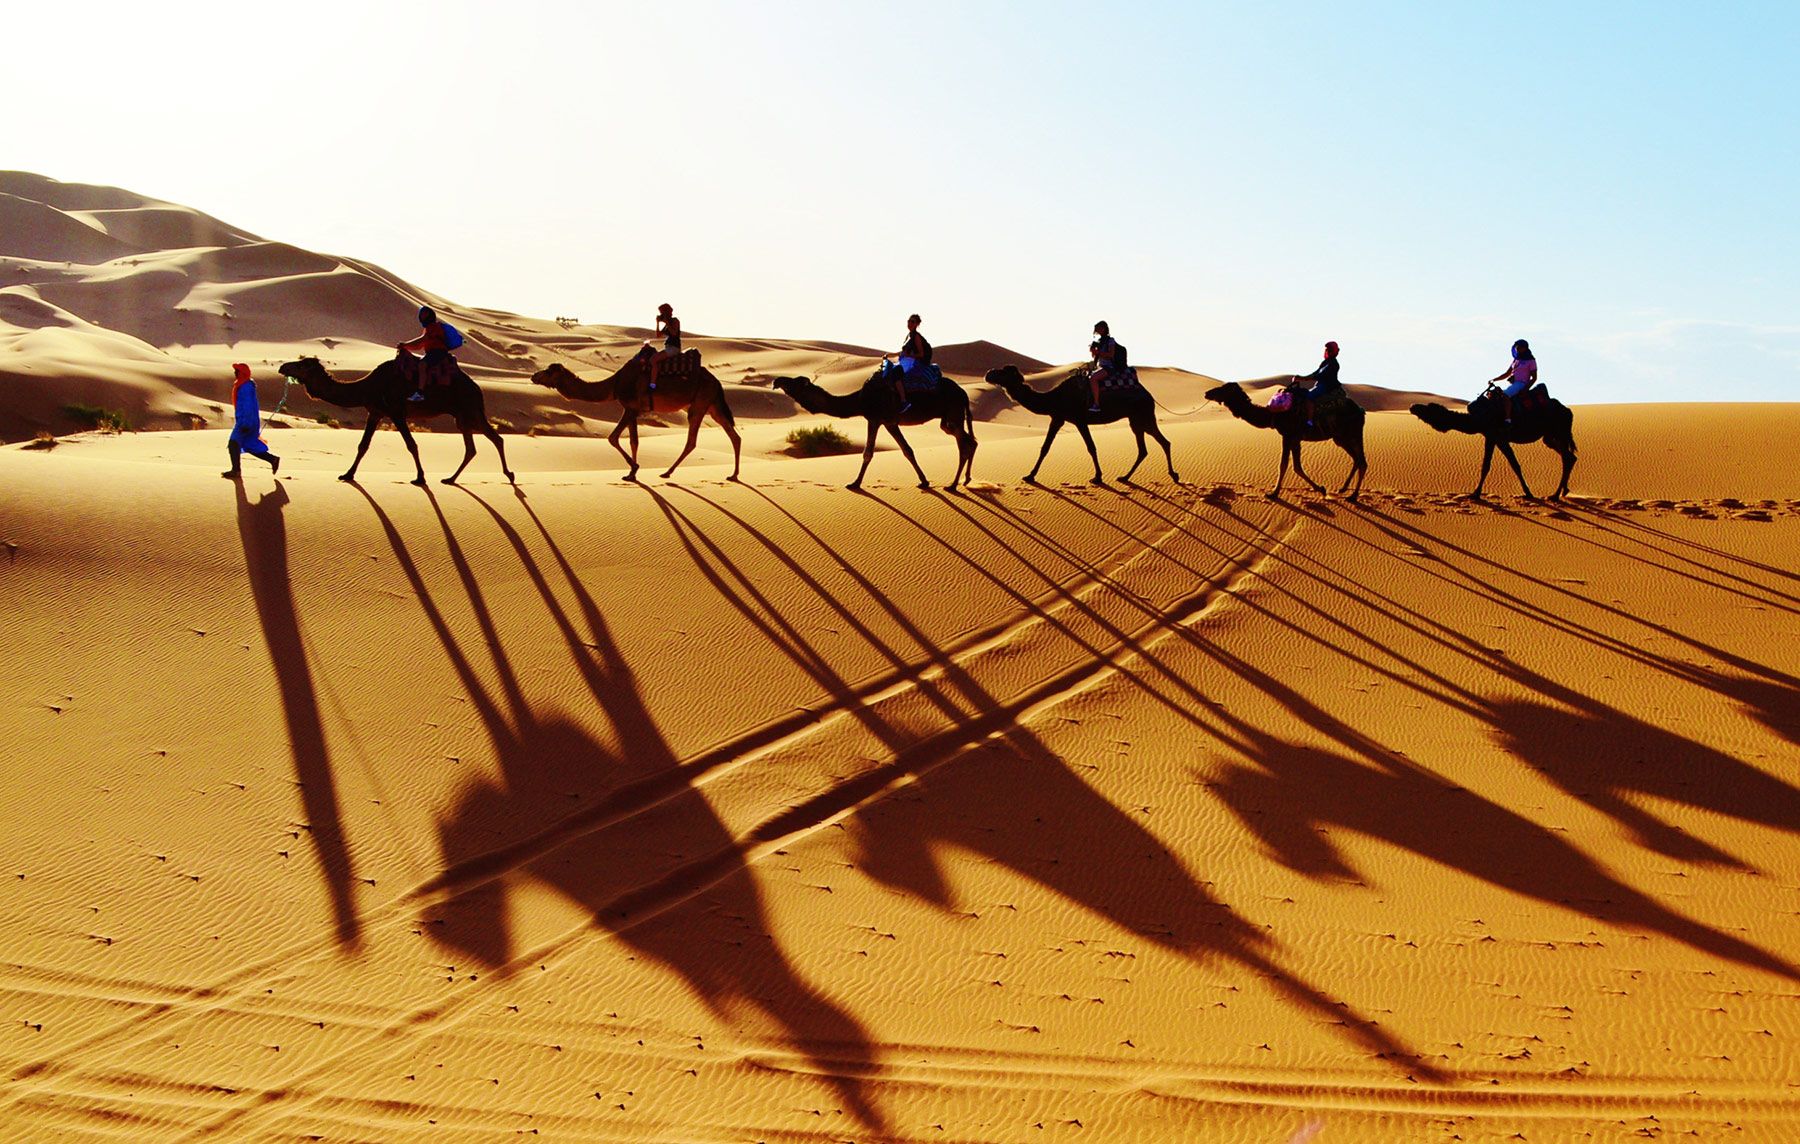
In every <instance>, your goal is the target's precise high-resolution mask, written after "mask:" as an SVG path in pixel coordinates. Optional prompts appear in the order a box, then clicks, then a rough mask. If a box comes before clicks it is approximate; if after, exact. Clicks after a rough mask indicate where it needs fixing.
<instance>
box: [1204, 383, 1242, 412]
mask: <svg viewBox="0 0 1800 1144" xmlns="http://www.w3.org/2000/svg"><path fill="white" fill-rule="evenodd" d="M1206 400H1208V401H1216V402H1218V403H1219V404H1220V405H1223V406H1224V407H1225V408H1227V409H1231V408H1234V407H1236V406H1240V405H1248V404H1249V403H1250V395H1249V394H1247V393H1245V392H1244V387H1243V386H1241V385H1239V384H1238V383H1237V382H1235V381H1228V382H1226V383H1225V384H1224V385H1215V386H1213V387H1212V388H1211V389H1209V390H1207V391H1206Z"/></svg>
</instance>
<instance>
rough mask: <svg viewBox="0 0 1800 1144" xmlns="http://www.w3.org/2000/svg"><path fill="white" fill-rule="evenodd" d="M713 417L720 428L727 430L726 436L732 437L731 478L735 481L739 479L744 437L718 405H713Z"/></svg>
mask: <svg viewBox="0 0 1800 1144" xmlns="http://www.w3.org/2000/svg"><path fill="white" fill-rule="evenodd" d="M712 419H713V420H714V421H717V422H718V423H719V428H721V429H723V430H725V436H727V437H729V438H731V479H732V480H734V481H735V480H737V479H738V464H739V462H740V459H741V454H742V453H743V451H744V439H743V438H742V437H740V436H738V431H737V426H736V425H733V424H732V423H731V422H730V421H729V420H727V419H726V417H725V416H724V415H723V414H721V413H720V412H719V409H718V407H717V406H714V407H713V410H712Z"/></svg>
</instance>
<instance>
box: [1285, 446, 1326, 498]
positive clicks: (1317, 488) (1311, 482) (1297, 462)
mask: <svg viewBox="0 0 1800 1144" xmlns="http://www.w3.org/2000/svg"><path fill="white" fill-rule="evenodd" d="M1283 444H1286V442H1285V441H1284V442H1283ZM1293 450H1294V472H1295V473H1296V474H1298V475H1299V477H1300V479H1301V480H1303V481H1305V482H1306V483H1307V484H1309V485H1311V486H1312V487H1313V491H1314V492H1317V493H1323V492H1324V491H1325V486H1324V485H1322V484H1320V483H1319V482H1318V481H1315V480H1313V479H1312V478H1311V477H1309V476H1307V475H1306V470H1305V469H1303V468H1301V467H1300V439H1299V438H1298V437H1296V438H1294V442H1293Z"/></svg>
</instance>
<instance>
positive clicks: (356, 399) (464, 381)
mask: <svg viewBox="0 0 1800 1144" xmlns="http://www.w3.org/2000/svg"><path fill="white" fill-rule="evenodd" d="M281 374H282V376H283V377H286V378H289V379H290V380H293V381H297V382H299V383H300V384H301V385H304V386H305V387H306V392H307V393H308V394H310V395H312V396H313V397H314V398H316V399H317V400H319V401H325V402H329V403H331V404H332V405H337V406H341V407H343V408H345V409H366V410H368V411H369V423H368V424H367V425H365V426H364V427H363V435H362V440H361V441H360V442H359V443H358V444H357V446H356V460H354V461H352V462H350V471H349V472H347V473H344V474H343V475H342V476H340V477H338V480H340V481H354V480H355V479H356V467H357V466H358V465H360V464H362V459H363V454H364V453H366V452H368V451H369V441H370V439H371V438H373V437H374V436H375V430H376V429H378V428H380V427H381V421H382V418H384V417H385V418H387V419H389V420H391V421H392V422H393V423H394V428H396V429H398V430H400V439H401V440H403V441H405V442H406V449H407V451H408V452H410V453H411V454H412V459H413V466H414V467H415V468H416V469H417V470H418V475H417V476H416V477H414V478H413V482H412V483H413V484H415V485H419V486H423V485H424V484H425V466H424V465H422V464H420V463H419V444H418V442H417V441H414V440H413V435H412V430H411V429H409V428H407V424H406V422H407V419H408V418H423V417H441V416H443V415H444V414H446V413H447V414H449V415H450V416H452V417H454V418H456V427H457V428H458V429H460V430H462V438H463V459H462V464H460V465H458V466H456V472H454V473H451V474H450V475H449V476H447V477H445V478H444V483H445V484H447V485H453V484H455V483H456V478H457V477H459V476H461V475H462V471H463V470H464V469H466V468H468V467H469V462H470V461H472V460H474V459H475V438H474V436H473V434H474V433H476V432H477V431H479V432H480V433H481V434H482V435H483V436H485V437H486V438H487V439H488V440H490V441H492V442H493V443H494V449H495V450H496V451H497V452H499V454H500V471H501V472H503V473H505V474H506V479H507V480H508V481H511V480H513V471H512V470H511V469H509V468H507V467H506V443H505V442H503V441H502V440H500V433H499V431H498V430H496V429H495V428H494V426H493V423H492V422H490V421H489V420H488V417H487V403H486V402H485V401H483V400H482V396H481V388H480V387H479V386H477V385H476V384H475V383H474V382H473V381H471V380H470V379H469V375H468V374H466V373H464V372H463V371H462V368H461V367H460V366H459V367H458V368H457V370H456V374H455V376H454V377H453V378H451V380H450V382H449V384H447V385H428V386H426V387H425V399H424V400H423V401H408V400H407V398H408V397H409V396H411V394H412V393H413V392H414V389H415V386H414V384H413V381H412V379H411V378H410V377H408V376H406V374H405V373H404V372H403V366H402V362H401V359H400V358H398V357H393V358H389V359H388V360H387V361H384V362H382V363H381V364H380V365H378V366H376V367H375V368H374V369H373V370H371V371H369V373H368V375H367V376H365V377H362V378H359V379H358V380H356V381H349V382H345V381H338V380H337V379H336V378H334V377H332V376H331V374H330V373H328V372H326V370H325V367H324V365H322V364H321V363H320V362H319V359H318V358H315V357H303V358H301V359H300V360H299V361H290V362H287V363H286V364H284V365H283V366H282V367H281Z"/></svg>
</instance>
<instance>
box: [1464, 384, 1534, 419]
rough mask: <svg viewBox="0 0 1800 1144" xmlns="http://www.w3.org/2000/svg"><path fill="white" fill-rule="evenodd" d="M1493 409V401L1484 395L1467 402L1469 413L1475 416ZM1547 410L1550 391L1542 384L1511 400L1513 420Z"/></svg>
mask: <svg viewBox="0 0 1800 1144" xmlns="http://www.w3.org/2000/svg"><path fill="white" fill-rule="evenodd" d="M1493 407H1494V403H1493V401H1492V400H1490V399H1489V398H1488V395H1487V394H1485V393H1483V394H1482V395H1481V396H1480V397H1477V398H1476V399H1475V400H1473V401H1471V402H1469V412H1470V413H1472V414H1475V415H1476V416H1480V415H1482V414H1484V413H1486V412H1487V411H1488V410H1489V409H1492V408H1493ZM1549 408H1550V391H1549V390H1548V389H1545V388H1544V383H1543V382H1541V381H1540V382H1538V383H1537V384H1536V385H1534V386H1532V387H1531V388H1530V389H1527V390H1526V391H1525V392H1524V393H1521V394H1519V396H1517V397H1515V398H1513V408H1512V415H1513V417H1514V418H1515V419H1517V418H1520V417H1534V416H1536V415H1537V414H1539V413H1542V412H1544V411H1545V410H1547V409H1549Z"/></svg>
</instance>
